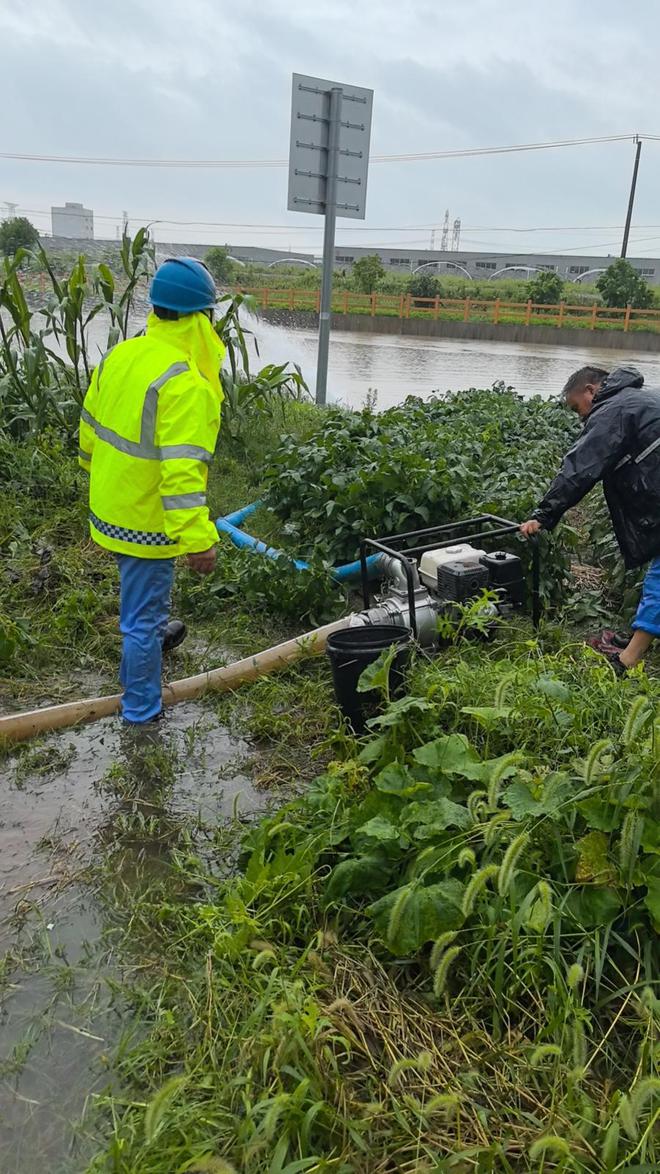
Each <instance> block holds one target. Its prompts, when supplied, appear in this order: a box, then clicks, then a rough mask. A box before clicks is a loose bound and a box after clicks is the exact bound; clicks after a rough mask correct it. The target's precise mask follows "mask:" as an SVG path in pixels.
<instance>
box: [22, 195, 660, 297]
mask: <svg viewBox="0 0 660 1174" xmlns="http://www.w3.org/2000/svg"><path fill="white" fill-rule="evenodd" d="M62 212H65V213H66V215H65V217H63V219H64V220H65V222H66V224H65V227H66V231H64V226H62V228H60V231H58V232H55V231H53V237H52V238H44V243H45V244H47V247H48V248H49V249H51V250H53V251H62V250H64V251H70V250H71V247H72V243H73V247H75V244H78V245H79V247H80V250H81V251H83V252H84V251H85V242H86V241H90V240H92V239H93V236H94V227H93V214H92V212H90V211H88V210H87V209H85V208H83V207H82V205H81V204H66V205H65V207H64V209H62V208H53V209H52V213H53V229H55V224H56V219H55V217H56V213H62ZM81 216H85V217H88V220H87V222H86V232H87V234H88V235H87V236H85V235H84V234H83V232H82V231H81V221H80V217H81ZM58 227H59V225H58ZM210 247H211V246H210V245H200V244H186V243H185V242H183V243H172V242H170V243H165V242H161V241H159V242H158V244H157V246H156V255H157V260H158V261H161V260H163V259H164V258H165V257H171V256H174V257H177V256H183V255H188V256H193V257H199V258H200V260H203V258H204V256H205V254H206V252H207V251H208V249H209V248H210ZM222 247H223V248H225V249H226V250H227V252H228V253H229V255H230V257H231V258H232V259H233V260H234V261H238V262H239V264H242V265H262V266H270V267H272V269H273V272H274V273H276V272H277V267H278V266H280V265H281V266H285V265H286V264H287V263H289V264H292V265H295V264H296V263H297V264H302V265H308V266H311V265H315V266H318V267H319V268H320V265H321V258H320V257H319V256H318V255H316V254H314V253H303V252H298V251H295V250H294V251H288V250H285V249H272V248H266V247H264V246H263V245H232V244H227V243H226V242H225V243H223V244H222ZM118 248H119V242H118V241H117V240H105V241H103V240H97V241H96V242H95V245H94V249H93V252H94V253H96V251H97V250H101V251H105V250H108V251H113V250H114V249H118ZM90 255H92V252H90ZM374 255H376V256H377V257H380V259H381V261H382V263H383V266H384V267H385V269H387V270H388V271H389V272H394V273H406V274H411V273H414V272H415V271H416V270H422V272H424V273H432V274H436V275H437V276H438V277H441V276H442V275H443V274H445V275H447V274H453V275H454V276H456V277H465V278H472V279H474V280H481V281H484V280H488V279H491V278H498V277H507V276H511V277H519V278H526V277H528V276H530V275H532V274H533V273H534V272H535V271H539V270H543V269H549V270H551V271H552V272H553V273H558V274H559V276H560V277H561V278H562V279H563V280H564V281H580V280H582V279H584V278H586V280H587V281H596V280H597V279H598V275H599V274H600V273H602V272H603V271H604V270H605V269H607V267H608V265H611V264H612V262H613V261H616V260H617V258H616V257H615V256H609V257H599V256H595V255H591V254H581V255H580V256H576V255H575V254H574V253H514V252H509V253H487V252H470V251H468V250H466V249H454V250H452V249H448V250H445V251H442V250H440V249H419V248H417V249H413V248H407V249H406V248H403V249H402V248H399V249H395V248H382V247H375V246H372V247H369V246H368V245H367V246H364V247H357V246H352V245H337V246H336V248H335V269H338V270H344V271H346V272H350V270H351V269H352V268H353V265H354V264H355V262H356V261H357V260H359V258H360V257H370V256H374ZM628 260H629V261H630V263H631V265H632V266H633V268H635V269H636V270H637V272H638V273H639V274H640V275H641V276H642V277H644V278H645V279H646V280H647V281H648V282H649V283H650V284H651V285H660V258H657V257H628Z"/></svg>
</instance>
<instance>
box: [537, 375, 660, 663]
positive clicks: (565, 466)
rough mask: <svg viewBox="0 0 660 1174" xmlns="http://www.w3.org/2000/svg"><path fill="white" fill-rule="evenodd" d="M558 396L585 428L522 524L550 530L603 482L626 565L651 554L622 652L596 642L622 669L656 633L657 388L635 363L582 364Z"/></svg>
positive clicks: (659, 596) (659, 603) (659, 566)
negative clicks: (611, 365) (607, 366)
mask: <svg viewBox="0 0 660 1174" xmlns="http://www.w3.org/2000/svg"><path fill="white" fill-rule="evenodd" d="M562 397H563V399H564V402H565V403H566V405H567V406H568V407H569V408H571V409H572V410H573V411H575V412H577V413H578V415H579V416H581V417H582V419H583V420H584V429H583V431H582V434H581V435H580V438H579V440H578V441H577V443H576V444H574V445H573V447H572V448H571V449H570V450H569V452H567V454H566V456H565V457H564V460H563V463H562V466H561V469H560V471H559V473H558V474H557V476H556V477H555V479H554V481H553V482H552V485H551V486H550V488H549V489H548V492H547V493H546V495H545V497H544V498H543V501H542V502H541V503H540V505H539V506H538V507H537V509H535V510H534V513H533V514H532V517H531V518H530V520H529V521H528V522H523V524H522V526H521V527H520V529H521V531H522V533H523V534H524V535H525V536H526V537H530V536H531V535H533V534H536V533H537V532H538V531H539V530H541V529H543V530H552V529H554V527H555V526H556V525H557V523H558V521H559V520H560V518H561V517H562V515H563V514H564V513H565V512H566V510H568V509H570V508H571V506H574V505H577V503H578V502H579V501H581V500H582V498H583V497H584V496H585V494H587V493H588V492H589V490H590V489H592V488H593V486H594V485H595V484H596V483H597V482H598V481H602V482H603V489H604V490H605V498H606V501H607V505H608V508H609V511H610V515H611V518H612V523H613V526H614V533H615V534H616V538H617V541H618V543H619V547H620V549H621V554H622V555H623V560H624V562H625V565H626V567H640V566H642V565H643V564H644V563H647V562H649V561H650V566H649V568H648V570H647V572H646V577H645V579H644V589H643V592H642V598H641V601H640V604H639V608H638V610H637V615H636V617H635V621H634V623H633V625H632V626H633V629H634V633H633V636H632V639H631V640H630V641H629V642H628V643H627V644H625V642H621V645H623V644H625V646H621V648H620V651H619V650H618V649H617V647H616V645H615V639H614V637H613V634H609V637H605V638H604V642H603V641H601V642H600V644H598V645H596V646H597V647H598V648H599V651H601V652H604V653H605V655H607V656H608V658H609V659H610V661H611V663H612V666H613V668H614V669H615V671H617V672H618V673H624V672H625V671H626V670H627V669H629V668H632V667H633V666H634V665H636V664H638V662H639V661H640V660H641V659H642V658H643V656H644V655H645V653H646V652H647V650H648V648H649V645H650V644H651V642H652V640H653V637H654V636H660V392H657V391H652V390H651V389H649V388H646V387H644V376H643V375H640V373H639V371H637V370H636V368H635V367H619V368H618V369H617V370H616V371H612V372H611V373H610V374H608V373H607V371H603V370H601V368H599V367H582V368H581V369H580V370H579V371H576V372H575V374H574V375H571V377H570V379H569V380H568V383H567V384H566V386H565V388H564V390H563V393H562Z"/></svg>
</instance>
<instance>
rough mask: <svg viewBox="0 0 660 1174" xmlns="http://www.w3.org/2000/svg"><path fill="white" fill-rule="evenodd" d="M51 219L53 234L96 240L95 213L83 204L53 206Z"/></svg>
mask: <svg viewBox="0 0 660 1174" xmlns="http://www.w3.org/2000/svg"><path fill="white" fill-rule="evenodd" d="M50 219H51V226H52V232H53V236H65V237H68V238H69V239H72V240H81V241H93V240H94V213H93V212H92V210H91V208H83V206H82V204H70V203H69V201H68V200H67V202H66V204H65V205H64V207H63V208H51V210H50Z"/></svg>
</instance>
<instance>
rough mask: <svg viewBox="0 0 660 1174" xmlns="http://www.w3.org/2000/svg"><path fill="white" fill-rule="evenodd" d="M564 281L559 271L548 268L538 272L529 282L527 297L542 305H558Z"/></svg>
mask: <svg viewBox="0 0 660 1174" xmlns="http://www.w3.org/2000/svg"><path fill="white" fill-rule="evenodd" d="M563 290H564V283H563V281H562V279H561V277H560V276H559V274H558V273H552V272H551V271H550V270H547V271H546V272H544V273H537V274H536V276H535V277H533V278H532V279H531V281H528V282H527V290H526V292H527V297H528V298H529V300H530V301H532V302H535V303H536V304H537V305H542V306H556V305H557V303H558V302H559V301H561V296H562V293H563Z"/></svg>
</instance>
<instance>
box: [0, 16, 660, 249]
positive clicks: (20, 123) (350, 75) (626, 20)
mask: <svg viewBox="0 0 660 1174" xmlns="http://www.w3.org/2000/svg"><path fill="white" fill-rule="evenodd" d="M659 34H660V6H659V5H658V3H657V0H635V3H634V4H632V5H623V4H621V3H620V2H619V0H580V3H578V2H577V0H553V2H552V3H548V2H547V0H506V2H503V0H461V2H460V3H457V2H456V0H453V2H452V3H448V2H445V0H359V2H358V0H314V2H310V0H239V2H238V3H237V0H233V2H232V3H231V4H230V3H228V2H227V0H158V2H157V3H146V2H144V0H104V2H103V3H90V0H32V3H31V4H24V5H21V6H18V5H17V4H16V2H15V0H0V95H1V98H2V111H3V119H2V124H3V125H2V135H1V136H0V150H1V151H2V152H5V153H21V154H36V155H60V156H76V157H82V158H86V157H103V158H124V159H177V160H185V159H214V160H285V159H286V157H287V153H288V143H289V120H290V106H291V74H292V72H294V71H295V72H300V73H307V74H313V75H317V76H320V77H324V78H330V79H332V80H336V81H339V82H345V83H352V84H355V85H362V86H367V87H369V88H372V89H373V90H374V108H373V125H372V146H371V150H372V154H374V155H391V154H401V153H415V152H428V151H447V150H458V149H465V148H483V147H491V146H503V145H509V144H519V143H533V142H547V141H551V140H555V139H575V138H590V137H600V136H607V135H628V134H629V135H630V136H631V140H630V141H625V142H618V143H609V144H593V145H587V146H582V147H567V148H563V149H553V150H544V151H536V152H525V153H520V154H513V155H511V154H509V155H494V156H487V157H481V158H455V159H444V160H431V161H416V162H405V163H404V162H400V163H393V162H389V163H388V162H375V161H373V162H372V163H371V165H370V171H369V181H368V194H367V218H366V220H365V221H356V220H342V219H340V220H338V222H337V238H336V239H337V243H339V244H342V245H351V244H354V245H356V244H360V245H387V244H391V245H396V246H398V247H404V246H407V245H410V246H411V247H412V249H418V248H421V247H424V248H428V247H429V246H430V242H431V232H432V229H433V227H434V226H435V227H436V230H437V231H436V246H439V243H440V232H439V231H438V230H439V229H440V228H441V225H442V221H443V218H444V214H445V209H449V212H450V219H451V221H453V220H454V219H455V218H456V217H460V219H461V221H462V237H461V243H462V247H463V248H464V249H473V248H475V249H492V250H496V251H501V252H503V253H504V252H506V251H507V250H510V251H514V250H515V251H516V252H521V251H526V250H529V251H546V252H553V251H556V252H560V251H568V250H570V251H571V252H574V253H579V252H586V253H594V254H598V255H607V254H608V253H616V252H617V251H618V248H619V246H620V239H621V228H622V225H623V221H624V219H625V212H626V205H627V199H628V189H629V185H630V178H631V173H632V164H633V153H634V146H633V143H632V135H633V134H635V133H638V132H639V133H641V134H648V135H652V134H654V133H657V134H658V135H660V118H659V117H658V115H657V113H656V112H657V111H659V110H660V70H658V68H657V46H658V39H659ZM659 188H660V141H658V142H653V141H647V142H645V143H644V145H643V148H642V156H641V165H640V174H639V183H638V191H637V200H636V206H635V216H634V221H633V232H632V235H631V245H630V247H629V254H630V255H635V256H642V257H644V256H647V257H652V256H660V207H658V206H657V201H656V198H655V196H656V193H657V191H658V190H659ZM66 200H71V201H79V202H82V203H83V204H85V205H86V206H87V207H90V208H92V209H93V210H94V214H95V233H96V236H97V237H107V238H113V237H114V236H115V234H116V230H117V225H118V224H120V223H121V217H122V212H123V211H124V210H125V211H126V212H127V213H128V216H129V223H130V225H131V227H132V228H135V227H137V225H139V224H141V223H145V222H146V221H155V222H157V223H155V226H154V231H155V235H156V239H157V240H159V241H168V240H169V241H195V242H208V243H216V244H223V243H225V242H229V243H235V244H263V245H268V246H270V247H276V248H282V249H285V250H286V249H289V248H295V249H302V250H303V251H305V252H310V253H315V254H318V253H319V252H320V248H321V240H322V219H321V218H320V217H319V216H312V215H303V214H299V213H296V214H294V213H289V212H287V210H286V203H287V169H286V166H268V167H249V168H247V167H246V168H237V167H233V168H213V169H194V170H191V169H183V168H143V167H100V166H90V165H86V164H81V163H76V164H71V163H53V162H49V163H45V162H27V161H17V160H8V159H5V158H0V206H1V204H2V202H3V201H11V202H13V203H16V204H17V205H18V213H17V214H25V215H28V216H29V217H30V219H31V220H33V222H34V223H36V224H37V226H38V227H39V228H41V229H45V230H46V231H48V230H49V228H50V217H49V208H50V206H51V204H62V203H64V202H65V201H66ZM0 210H1V207H0ZM158 222H163V223H158ZM521 229H522V230H525V231H520V230H521ZM532 230H533V231H532Z"/></svg>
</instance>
